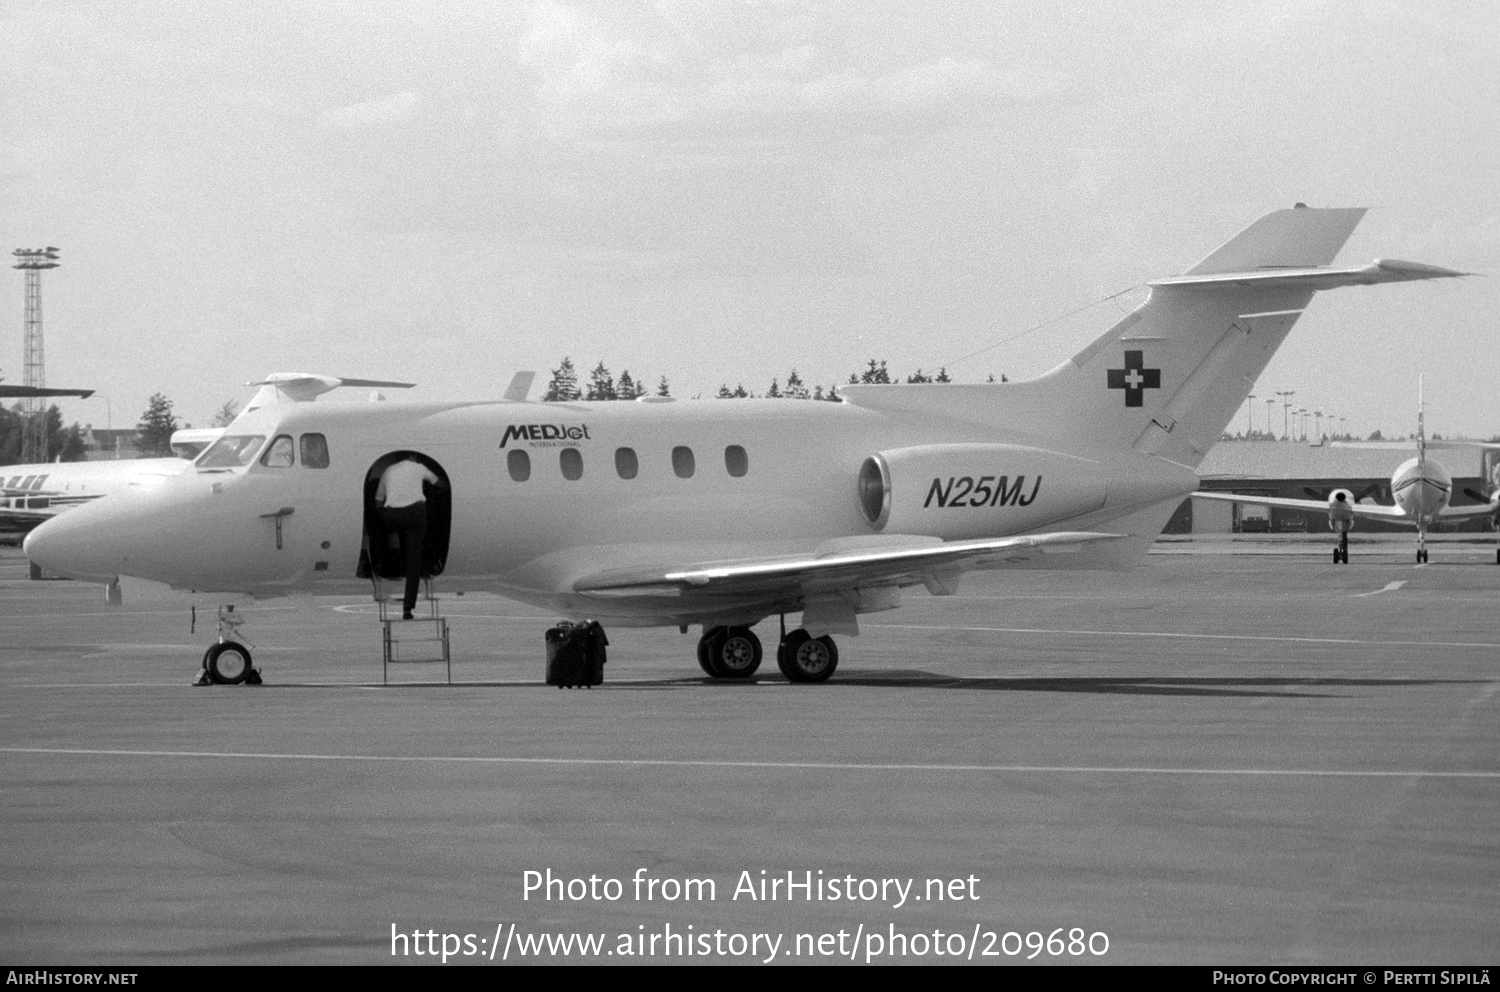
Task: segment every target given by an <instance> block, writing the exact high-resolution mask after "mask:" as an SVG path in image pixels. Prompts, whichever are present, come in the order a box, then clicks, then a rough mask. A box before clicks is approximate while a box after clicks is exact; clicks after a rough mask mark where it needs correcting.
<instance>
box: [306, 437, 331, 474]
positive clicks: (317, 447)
mask: <svg viewBox="0 0 1500 992" xmlns="http://www.w3.org/2000/svg"><path fill="white" fill-rule="evenodd" d="M302 467H303V468H327V467H328V439H327V438H326V437H324V436H323V435H321V434H304V435H302Z"/></svg>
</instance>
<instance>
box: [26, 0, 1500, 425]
mask: <svg viewBox="0 0 1500 992" xmlns="http://www.w3.org/2000/svg"><path fill="white" fill-rule="evenodd" d="M1497 67H1500V4H1494V3H1491V2H1484V0H1475V2H1444V3H1425V2H1424V3H1387V2H1371V3H1357V2H1353V0H1342V2H1337V3H1317V2H1311V0H1295V2H1248V0H1238V2H1232V3H1197V2H1192V3H1187V2H1184V3H1155V4H1147V3H1141V2H1136V0H1132V2H1130V3H1121V4H1100V3H1092V2H1090V3H1086V4H1049V3H1042V2H1037V0H1026V2H1022V3H1014V4H1011V3H1004V2H998V0H985V2H975V3H959V2H938V0H934V2H913V0H895V2H876V0H859V2H853V0H850V2H843V3H811V2H807V3H804V2H790V0H788V2H774V0H764V2H752V0H744V2H709V0H702V2H669V0H661V2H656V3H647V2H630V0H610V2H599V3H580V2H551V0H547V2H516V3H500V2H470V3H458V2H442V0H411V2H407V0H379V2H376V0H369V2H349V3H339V2H314V0H296V2H287V3H275V2H264V0H234V2H224V3H218V2H204V0H193V2H187V0H179V2H165V0H163V2H155V3H129V2H122V0H101V2H66V0H47V2H24V3H23V2H13V0H0V125H3V126H0V135H3V140H0V245H3V246H4V248H5V250H6V252H7V253H8V252H9V250H10V249H11V248H14V247H42V246H45V245H56V246H59V247H61V249H62V259H63V263H64V264H63V267H62V268H60V269H57V270H55V271H51V272H48V273H46V274H45V275H44V276H43V297H44V305H45V330H46V355H47V381H48V384H49V385H55V386H78V387H93V388H95V389H97V390H99V392H100V393H101V394H104V395H107V396H108V397H109V400H108V402H107V403H106V402H105V401H103V400H100V399H94V400H89V401H69V402H67V403H65V404H64V405H63V408H64V414H65V417H66V418H67V419H68V420H70V421H71V420H73V419H78V420H82V421H86V422H92V423H94V424H96V425H97V426H104V423H105V420H106V416H109V417H110V418H112V422H113V425H114V426H116V427H121V426H129V425H133V424H134V423H135V421H136V420H137V419H138V418H139V416H140V413H141V411H142V410H143V409H144V408H145V406H146V401H147V398H148V397H149V396H150V395H151V394H152V393H156V392H161V393H165V394H166V395H167V396H168V397H169V398H171V399H172V400H173V402H174V405H175V410H176V412H177V415H178V417H179V419H180V420H184V421H190V422H192V423H194V424H198V425H200V426H201V425H204V424H206V423H207V421H208V419H209V417H210V416H211V415H212V413H213V412H214V411H215V410H216V409H217V408H218V407H219V406H220V405H222V404H223V403H224V402H225V401H226V400H229V399H236V400H239V401H243V400H244V399H246V398H247V397H248V396H249V395H250V393H251V392H252V390H250V389H247V388H245V387H244V386H243V383H245V382H246V381H247V380H250V379H254V378H258V377H260V376H262V375H264V374H266V373H269V372H274V371H305V372H316V373H327V374H333V375H343V376H357V377H372V378H373V377H378V378H396V379H403V378H404V379H409V380H413V381H416V382H417V383H419V384H420V386H419V388H418V389H416V390H413V391H411V392H410V393H409V394H407V395H409V396H411V397H412V398H420V399H444V398H463V399H475V398H483V397H494V396H498V395H499V394H500V392H501V391H502V390H503V389H504V387H505V385H506V383H507V382H508V381H509V379H510V376H511V375H512V374H513V373H514V372H515V371H516V370H519V369H536V370H538V372H539V373H540V375H539V378H540V380H542V381H545V379H546V377H547V375H548V373H549V370H551V369H552V368H554V367H555V366H556V365H557V364H558V362H559V360H560V359H561V358H562V357H563V356H564V355H568V356H571V357H572V359H573V361H574V363H575V365H577V366H579V368H580V371H583V372H586V371H587V370H588V369H590V368H592V367H593V365H594V364H595V363H596V362H598V361H600V360H601V359H602V360H603V361H604V362H605V364H606V365H607V366H608V367H609V368H610V370H611V371H612V372H613V373H615V374H616V375H618V374H619V373H620V371H621V370H623V369H628V370H629V371H630V372H631V373H632V375H634V376H636V377H637V378H644V379H645V380H646V381H647V382H648V383H650V384H652V385H654V384H655V383H656V382H657V380H658V379H659V377H661V376H662V375H666V376H667V377H668V379H669V381H670V382H671V386H672V391H673V394H674V395H677V396H684V397H687V396H692V395H694V394H703V395H704V396H705V397H708V396H712V394H713V393H714V392H715V391H716V390H717V389H718V386H719V384H720V383H721V382H727V383H729V384H730V385H733V384H735V383H739V382H743V383H744V385H745V386H746V388H748V389H751V390H753V391H755V392H757V393H759V392H763V391H764V390H765V389H766V387H767V386H768V385H769V383H770V381H771V378H772V377H773V376H775V377H778V378H780V379H781V380H782V381H783V382H784V381H785V377H786V374H787V372H788V370H789V369H791V368H792V367H793V366H795V367H796V368H797V369H798V370H799V371H800V372H801V374H802V376H803V378H804V379H805V380H807V381H808V382H809V383H810V384H811V383H824V384H827V383H830V382H835V381H837V382H842V381H844V380H845V379H846V378H847V377H848V374H849V373H850V372H851V371H853V370H855V369H857V368H860V367H862V366H863V365H864V364H865V363H866V362H867V361H868V360H869V359H870V358H878V359H884V360H886V361H887V362H889V363H890V366H891V368H892V369H893V370H894V371H896V372H898V373H901V374H903V375H904V374H906V373H909V372H911V371H914V370H915V369H917V368H919V367H920V368H922V369H924V370H929V371H930V370H933V369H935V368H936V367H938V366H942V365H947V366H948V369H949V372H950V374H951V375H952V376H953V377H954V378H955V379H957V380H959V381H982V380H984V379H985V378H986V377H987V376H988V375H990V374H992V373H993V374H996V375H997V376H998V374H1000V373H1002V372H1004V373H1007V374H1009V375H1010V376H1011V378H1018V377H1022V376H1028V375H1035V374H1039V373H1041V372H1044V371H1046V370H1047V369H1048V368H1051V367H1052V366H1054V365H1056V364H1057V363H1058V362H1060V361H1062V360H1063V359H1065V358H1067V357H1068V356H1069V355H1071V354H1072V353H1073V352H1074V351H1075V350H1076V349H1077V348H1079V347H1080V346H1082V345H1083V344H1084V343H1086V342H1088V341H1089V340H1092V339H1093V338H1094V337H1096V336H1098V335H1099V334H1100V333H1102V332H1103V331H1104V330H1106V329H1107V328H1108V327H1109V326H1110V325H1111V324H1112V323H1113V322H1114V321H1115V320H1116V319H1117V318H1118V316H1119V314H1120V312H1121V309H1122V308H1123V309H1128V308H1129V304H1130V302H1134V301H1137V300H1138V299H1139V298H1140V294H1139V293H1136V294H1127V296H1125V297H1122V298H1120V299H1119V300H1116V301H1112V302H1107V303H1103V304H1101V305H1099V306H1095V307H1092V308H1091V309H1087V310H1085V311H1084V312H1082V313H1079V314H1077V315H1075V316H1073V317H1069V318H1067V319H1064V320H1058V321H1054V322H1053V323H1050V324H1049V325H1048V326H1046V327H1044V328H1042V329H1040V330H1037V331H1035V332H1034V333H1031V334H1028V335H1026V336H1025V337H1022V338H1020V339H1019V340H1016V341H1014V342H1012V343H1008V344H1004V345H1001V346H1000V347H997V348H994V349H992V350H990V351H987V352H984V353H983V354H981V355H979V356H978V357H975V358H971V359H968V360H967V361H962V362H959V361H956V360H957V359H959V358H961V357H963V356H966V355H969V354H971V353H973V352H975V351H978V350H979V349H982V348H985V347H986V346H988V345H992V344H994V343H996V342H999V341H1002V340H1004V339H1006V338H1009V337H1011V336H1013V335H1016V334H1018V333H1020V332H1022V331H1026V330H1027V329H1029V328H1032V327H1034V326H1036V325H1038V324H1041V323H1043V322H1044V321H1053V320H1054V318H1057V317H1059V316H1060V315H1063V314H1066V313H1068V312H1069V311H1073V310H1075V309H1077V308H1079V307H1083V306H1086V305H1087V304H1090V303H1092V302H1095V301H1098V300H1100V299H1101V298H1103V297H1105V296H1108V295H1109V294H1112V293H1116V292H1118V291H1120V290H1123V289H1126V288H1128V287H1131V286H1134V285H1137V284H1140V283H1142V282H1144V281H1146V280H1148V279H1152V278H1156V277H1158V276H1162V275H1170V274H1174V273H1178V272H1181V271H1183V270H1185V269H1186V268H1188V267H1189V266H1190V265H1192V264H1193V263H1194V262H1195V261H1197V260H1198V259H1199V258H1201V257H1202V256H1204V255H1205V254H1207V253H1208V252H1209V251H1210V250H1212V249H1213V248H1214V247H1216V246H1217V245H1218V244H1220V243H1221V242H1223V241H1224V240H1225V239H1227V238H1228V237H1229V236H1231V235H1232V234H1234V233H1235V232H1236V231H1238V230H1239V229H1240V228H1242V227H1244V226H1245V225H1246V224H1248V223H1250V222H1251V221H1253V220H1254V219H1255V218H1257V217H1259V216H1260V215H1261V214H1263V213H1266V212H1268V211H1270V210H1273V209H1277V208H1280V207H1285V206H1290V205H1291V204H1292V203H1293V202H1295V201H1299V200H1300V201H1305V202H1306V203H1308V204H1310V205H1313V206H1368V207H1371V208H1372V210H1371V213H1370V214H1369V216H1367V217H1366V219H1365V221H1364V223H1363V224H1362V225H1361V227H1360V228H1359V229H1358V230H1357V231H1356V232H1355V235H1354V238H1353V239H1352V240H1351V242H1350V244H1349V246H1348V247H1347V248H1346V249H1345V251H1344V254H1343V255H1341V256H1340V260H1341V261H1343V262H1348V263H1363V262H1366V261H1368V260H1370V259H1371V258H1375V257H1380V256H1384V257H1395V258H1408V259H1414V260H1419V261H1424V262H1431V263H1434V264H1438V265H1444V266H1449V267H1453V268H1458V269H1463V270H1466V271H1473V272H1480V273H1485V274H1486V275H1485V276H1484V277H1482V278H1476V279H1468V280H1462V281H1453V282H1446V283H1442V284H1433V285H1406V286H1402V285H1397V286H1384V287H1373V288H1355V289H1345V290H1339V291H1336V292H1332V293H1327V294H1320V296H1319V297H1318V299H1317V300H1316V301H1315V302H1314V304H1313V306H1312V307H1311V309H1310V310H1309V312H1308V314H1307V315H1306V316H1305V317H1303V319H1302V320H1301V322H1300V323H1299V324H1298V325H1297V327H1296V328H1295V329H1294V330H1293V332H1292V334H1291V337H1290V338H1289V340H1288V342H1287V344H1286V345H1285V346H1284V347H1283V348H1282V350H1281V351H1280V352H1279V353H1278V355H1277V358H1276V359H1275V360H1274V361H1273V363H1272V364H1271V366H1270V368H1269V369H1268V370H1267V372H1266V374H1265V376H1264V377H1263V378H1262V380H1261V382H1260V383H1258V384H1257V387H1256V390H1255V391H1256V392H1257V393H1259V394H1261V395H1267V394H1268V393H1269V392H1271V391H1274V390H1288V389H1290V390H1295V391H1296V397H1295V400H1296V402H1297V403H1299V404H1303V405H1306V406H1307V407H1308V408H1309V409H1312V408H1322V409H1325V410H1332V411H1334V412H1336V413H1337V414H1341V415H1343V416H1345V417H1346V418H1347V425H1348V427H1349V429H1351V430H1354V431H1357V432H1359V433H1361V434H1366V433H1368V432H1369V431H1371V430H1373V429H1375V428H1377V427H1378V428H1380V429H1381V430H1383V431H1385V432H1387V433H1389V432H1392V431H1399V432H1402V433H1405V432H1407V431H1409V430H1411V429H1413V428H1414V426H1415V414H1416V392H1417V383H1416V379H1417V375H1418V373H1423V374H1425V377H1426V393H1427V400H1428V424H1429V429H1430V430H1437V431H1438V432H1440V433H1445V434H1447V433H1468V434H1470V435H1476V436H1478V435H1484V436H1489V435H1493V434H1497V433H1500V358H1497V348H1496V344H1497V338H1500V69H1497ZM7 257H8V254H7ZM7 273H8V274H7V276H6V280H7V281H6V282H5V286H6V287H7V288H6V290H5V293H4V294H3V299H5V300H8V301H9V303H8V304H0V329H5V328H8V330H4V332H3V335H0V342H3V344H0V376H3V377H4V378H5V380H6V381H8V382H14V383H19V382H21V381H22V375H23V369H22V364H21V362H22V340H21V338H22V335H21V329H22V316H23V296H22V285H23V283H22V275H21V273H20V272H16V271H11V270H7ZM1127 301H1129V302H1127ZM7 309H8V310H9V314H10V315H9V316H8V317H4V316H3V314H4V312H5V310H7ZM1255 406H1256V410H1255V418H1256V420H1255V422H1256V425H1257V427H1258V428H1259V427H1263V426H1264V423H1265V414H1266V407H1265V405H1264V404H1263V403H1261V402H1259V401H1257V402H1256V404H1255ZM1243 421H1244V414H1243V407H1242V412H1241V417H1240V421H1239V424H1238V425H1232V429H1233V428H1234V427H1235V426H1238V427H1239V428H1240V429H1242V428H1243ZM1275 425H1276V429H1277V431H1278V432H1279V431H1280V429H1281V416H1280V412H1279V409H1278V414H1277V417H1276V420H1275Z"/></svg>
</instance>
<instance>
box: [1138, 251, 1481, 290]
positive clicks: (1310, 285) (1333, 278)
mask: <svg viewBox="0 0 1500 992" xmlns="http://www.w3.org/2000/svg"><path fill="white" fill-rule="evenodd" d="M1468 275H1473V273H1471V272H1459V271H1457V270H1456V269H1444V268H1441V267H1439V266H1436V265H1424V264H1423V263H1421V262H1403V261H1400V260H1398V259H1379V258H1377V259H1376V260H1375V261H1373V262H1371V263H1370V264H1369V265H1363V266H1359V267H1357V268H1348V269H1326V268H1313V267H1308V268H1275V269H1254V270H1247V271H1243V272H1209V273H1189V274H1188V275H1184V276H1168V277H1167V278H1165V279H1153V280H1152V281H1151V282H1150V283H1148V285H1151V286H1173V287H1181V286H1225V285H1239V286H1248V287H1251V288H1254V289H1337V288H1338V287H1340V286H1373V285H1375V284H1377V283H1383V282H1413V281H1415V280H1418V279H1453V278H1457V277H1459V276H1468Z"/></svg>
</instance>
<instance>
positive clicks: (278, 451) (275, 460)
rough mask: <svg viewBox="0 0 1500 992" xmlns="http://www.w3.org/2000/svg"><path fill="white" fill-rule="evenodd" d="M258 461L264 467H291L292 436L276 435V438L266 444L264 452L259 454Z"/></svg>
mask: <svg viewBox="0 0 1500 992" xmlns="http://www.w3.org/2000/svg"><path fill="white" fill-rule="evenodd" d="M260 463H261V464H262V465H264V466H265V467H266V468H291V467H292V436H291V435H290V434H278V435H276V439H275V440H274V441H272V442H271V443H270V445H269V446H267V448H266V453H265V454H263V455H261V456H260Z"/></svg>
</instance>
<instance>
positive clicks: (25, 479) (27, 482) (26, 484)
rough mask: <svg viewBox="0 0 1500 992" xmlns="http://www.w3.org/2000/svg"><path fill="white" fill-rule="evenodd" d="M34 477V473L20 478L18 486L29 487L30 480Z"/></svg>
mask: <svg viewBox="0 0 1500 992" xmlns="http://www.w3.org/2000/svg"><path fill="white" fill-rule="evenodd" d="M35 478H36V476H34V475H28V476H27V477H26V478H24V479H22V480H21V485H20V487H19V488H21V489H30V488H31V480H32V479H35Z"/></svg>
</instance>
